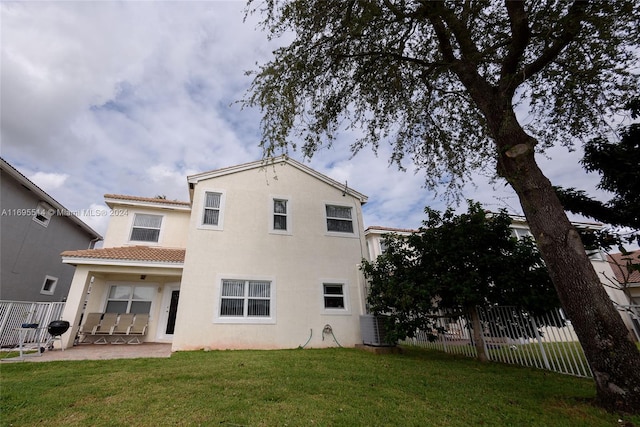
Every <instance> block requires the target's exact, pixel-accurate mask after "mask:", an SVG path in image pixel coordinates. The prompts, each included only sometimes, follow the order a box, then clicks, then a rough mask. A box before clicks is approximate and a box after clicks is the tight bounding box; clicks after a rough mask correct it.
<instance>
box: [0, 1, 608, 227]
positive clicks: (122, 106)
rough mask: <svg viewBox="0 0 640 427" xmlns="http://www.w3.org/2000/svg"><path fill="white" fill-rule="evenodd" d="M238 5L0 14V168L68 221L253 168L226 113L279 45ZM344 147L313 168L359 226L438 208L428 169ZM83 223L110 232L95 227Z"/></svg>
mask: <svg viewBox="0 0 640 427" xmlns="http://www.w3.org/2000/svg"><path fill="white" fill-rule="evenodd" d="M244 6H245V3H244V2H45V3H42V2H11V3H9V2H3V3H0V13H1V15H2V16H1V18H2V29H1V31H2V34H1V35H2V46H1V49H2V52H1V59H2V73H1V79H2V81H1V82H0V83H1V85H2V93H1V99H0V103H1V107H2V117H1V120H2V155H3V157H4V158H5V159H7V160H8V161H9V162H10V163H12V164H14V165H16V166H17V167H19V168H20V169H22V170H23V172H24V171H43V172H38V173H39V174H43V175H42V176H47V177H48V178H47V179H48V182H45V181H46V179H45V178H34V180H36V179H40V180H41V182H42V185H43V186H49V187H48V188H49V191H51V195H52V196H53V197H55V198H56V199H57V200H58V201H60V202H61V203H62V204H63V205H65V206H66V207H67V208H68V209H70V210H81V209H85V210H87V209H88V210H91V209H92V208H93V207H95V206H103V205H101V203H103V202H102V201H103V195H104V194H105V193H121V194H132V195H140V196H150V197H153V196H155V195H159V194H164V195H166V196H167V197H168V198H171V199H179V200H187V198H188V193H187V186H186V176H187V175H189V174H193V173H198V172H204V171H208V170H212V169H216V168H220V167H225V166H231V165H235V164H239V163H244V162H249V161H254V160H258V159H259V158H260V156H261V155H262V152H261V149H260V148H259V147H258V142H259V140H260V135H259V123H260V115H259V112H258V111H256V110H254V109H244V110H242V109H241V108H240V106H239V105H238V104H236V103H234V102H235V101H237V100H239V99H240V98H242V96H243V94H244V92H245V90H246V89H247V88H248V86H249V84H250V77H248V76H246V75H245V71H247V70H250V69H255V64H256V63H264V62H265V61H266V60H267V59H268V58H269V57H270V55H271V51H272V50H274V49H275V47H276V46H275V45H274V44H273V43H271V42H269V41H268V40H267V37H266V35H265V34H262V33H260V32H259V31H256V29H255V28H256V22H257V19H258V18H257V17H249V19H248V21H247V22H246V23H243V18H244V13H243V8H244ZM353 139H354V134H349V133H345V134H344V135H341V136H340V139H339V140H338V142H336V145H335V146H334V148H332V149H331V150H326V151H322V152H319V153H318V154H317V155H316V156H314V158H313V159H312V160H311V161H310V162H309V165H310V166H311V167H313V168H315V169H317V170H318V171H320V172H322V173H324V174H326V175H328V176H330V177H332V178H333V179H335V180H337V181H340V182H344V181H347V182H348V185H349V186H350V187H353V188H355V189H356V190H358V191H360V192H362V193H364V194H367V195H368V196H369V203H368V204H367V205H365V209H364V216H365V225H367V226H368V225H386V226H393V227H411V228H413V227H418V226H419V225H420V223H421V221H422V220H423V219H424V214H423V209H424V207H425V206H430V207H432V208H435V209H438V210H444V209H446V207H447V202H446V201H445V200H443V199H442V198H440V197H436V196H435V193H433V192H431V191H427V190H426V189H425V188H424V187H423V183H424V175H423V174H424V173H428V171H420V172H418V173H417V174H416V173H414V172H413V168H412V166H411V165H409V164H407V165H405V166H406V167H407V172H402V171H398V170H397V168H396V167H395V166H393V165H392V166H389V164H388V159H389V155H390V149H389V148H388V147H380V149H379V154H378V156H377V157H376V156H375V155H374V154H373V153H372V152H371V150H370V149H368V148H365V149H363V150H362V151H361V152H360V153H358V154H357V155H356V156H355V157H353V158H352V156H351V153H350V152H349V148H348V147H349V145H350V143H351V142H352V141H353ZM550 154H551V157H552V160H551V161H542V162H541V163H542V167H543V169H544V171H545V173H547V174H548V175H549V177H550V179H551V181H552V183H554V184H561V185H565V186H574V187H578V188H583V189H585V190H586V191H587V192H589V193H591V191H595V189H594V187H595V184H596V183H597V177H596V176H587V175H586V174H585V173H584V172H583V171H582V168H581V167H580V165H579V164H578V160H579V158H580V156H579V153H567V152H566V150H564V149H557V150H556V149H554V150H552V151H551V152H550ZM292 156H293V157H294V158H296V159H298V160H300V154H299V153H292ZM44 171H46V174H45V172H44ZM33 176H34V177H35V176H36V175H33ZM62 177H64V179H63V178H62ZM474 181H475V184H476V187H473V186H467V187H466V188H465V193H464V195H463V197H466V198H473V199H475V200H477V201H480V202H483V203H485V205H486V206H487V207H488V208H489V209H494V208H495V209H497V208H499V207H508V206H512V207H514V209H513V210H516V209H517V208H518V207H519V203H518V201H517V198H516V197H515V195H514V193H513V192H512V191H511V190H510V189H508V188H504V187H503V184H502V183H498V184H495V185H491V184H489V183H488V179H486V178H485V177H482V176H478V177H477V179H475V180H474ZM598 194H600V193H598ZM461 208H462V209H465V208H466V206H464V205H462V206H461ZM510 210H512V209H510ZM86 221H87V222H88V223H89V224H90V225H91V226H92V227H94V228H95V229H96V230H98V231H100V232H102V233H104V231H105V230H106V229H105V228H104V227H105V226H106V220H105V218H104V217H100V216H87V217H86Z"/></svg>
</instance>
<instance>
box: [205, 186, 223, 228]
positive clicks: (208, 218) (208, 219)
mask: <svg viewBox="0 0 640 427" xmlns="http://www.w3.org/2000/svg"><path fill="white" fill-rule="evenodd" d="M221 200H222V193H214V192H210V191H207V192H206V193H205V198H204V214H203V217H202V224H205V225H216V226H217V225H219V223H220V202H221Z"/></svg>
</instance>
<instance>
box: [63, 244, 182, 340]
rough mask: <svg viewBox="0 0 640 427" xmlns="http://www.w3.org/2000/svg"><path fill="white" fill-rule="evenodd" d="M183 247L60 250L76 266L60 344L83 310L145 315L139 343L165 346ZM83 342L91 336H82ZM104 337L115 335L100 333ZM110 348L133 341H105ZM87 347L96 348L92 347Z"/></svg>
mask: <svg viewBox="0 0 640 427" xmlns="http://www.w3.org/2000/svg"><path fill="white" fill-rule="evenodd" d="M184 253H185V250H184V249H165V248H154V247H147V246H130V247H117V248H105V249H91V250H81V251H67V252H63V253H62V259H63V262H65V263H67V264H72V265H75V266H76V272H75V274H74V277H73V281H72V283H71V289H70V290H69V296H68V299H67V302H66V305H65V308H64V311H63V313H62V319H63V320H66V321H68V322H69V323H70V324H71V328H70V329H69V331H68V332H66V333H65V334H63V335H62V337H61V338H62V339H61V341H60V342H61V345H62V346H63V347H64V348H65V349H69V350H70V349H71V348H72V346H73V344H74V342H76V339H77V338H80V339H83V338H85V336H79V327H80V325H81V324H82V323H83V321H84V319H86V317H87V315H88V313H117V314H118V315H122V314H135V315H138V314H145V315H148V325H147V329H146V333H145V334H144V336H143V337H141V341H144V342H146V343H151V342H155V343H165V344H170V343H171V342H172V339H173V327H174V324H175V316H176V313H177V310H178V300H179V295H180V282H181V280H182V266H183V263H184ZM86 338H87V339H88V340H89V341H91V340H92V337H86ZM105 338H106V340H107V341H112V339H111V338H113V340H115V339H116V338H117V337H109V336H107V337H105ZM106 346H107V347H115V348H114V351H124V350H123V349H122V347H137V346H135V345H126V346H118V345H111V344H108V345H106ZM92 347H101V346H98V345H92Z"/></svg>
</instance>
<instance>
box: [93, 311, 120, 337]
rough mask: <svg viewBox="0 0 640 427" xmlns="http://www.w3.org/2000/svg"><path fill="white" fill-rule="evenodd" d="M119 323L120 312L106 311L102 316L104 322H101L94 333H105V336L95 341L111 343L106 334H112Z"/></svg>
mask: <svg viewBox="0 0 640 427" xmlns="http://www.w3.org/2000/svg"><path fill="white" fill-rule="evenodd" d="M117 324H118V313H105V314H104V316H102V322H100V324H99V325H98V327H97V328H96V330H95V332H94V333H93V334H94V335H103V336H102V337H100V338H99V339H97V340H96V341H94V342H93V343H94V344H109V341H108V340H107V338H106V337H105V336H104V335H112V334H113V330H114V329H115V327H116V325H117Z"/></svg>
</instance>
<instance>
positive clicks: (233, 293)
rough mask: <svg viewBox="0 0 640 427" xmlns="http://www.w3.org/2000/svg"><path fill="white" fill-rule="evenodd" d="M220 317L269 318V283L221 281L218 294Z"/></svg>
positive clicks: (258, 281) (234, 280)
mask: <svg viewBox="0 0 640 427" xmlns="http://www.w3.org/2000/svg"><path fill="white" fill-rule="evenodd" d="M220 317H228V318H269V317H271V282H269V281H263V280H238V279H223V280H222V289H221V292H220Z"/></svg>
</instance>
